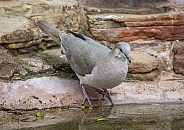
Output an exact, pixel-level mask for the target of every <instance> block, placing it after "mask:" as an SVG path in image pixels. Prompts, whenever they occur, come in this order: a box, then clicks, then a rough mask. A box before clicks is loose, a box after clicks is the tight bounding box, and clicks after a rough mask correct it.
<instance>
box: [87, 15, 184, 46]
mask: <svg viewBox="0 0 184 130" xmlns="http://www.w3.org/2000/svg"><path fill="white" fill-rule="evenodd" d="M88 17H89V23H90V24H89V26H90V29H91V32H92V35H93V36H94V37H95V38H97V39H98V40H100V41H104V40H106V41H109V42H112V43H116V42H119V41H134V40H137V39H151V38H153V39H160V40H183V39H184V37H183V33H184V21H183V18H184V13H183V12H167V13H163V14H150V15H134V14H100V15H92V16H91V15H89V16H88ZM105 21H111V23H113V24H111V26H109V25H108V22H107V25H105V24H104V23H105ZM113 21H114V22H113ZM99 24H104V25H103V26H100V25H99ZM112 25H114V28H113V26H112ZM115 25H116V26H115ZM99 26H100V28H99ZM119 26H121V27H119Z"/></svg>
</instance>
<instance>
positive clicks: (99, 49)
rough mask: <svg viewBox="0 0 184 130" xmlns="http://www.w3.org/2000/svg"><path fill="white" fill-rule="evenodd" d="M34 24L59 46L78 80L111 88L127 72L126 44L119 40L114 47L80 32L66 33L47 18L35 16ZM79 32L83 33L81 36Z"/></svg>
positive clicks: (127, 50)
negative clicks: (47, 20) (44, 19)
mask: <svg viewBox="0 0 184 130" xmlns="http://www.w3.org/2000/svg"><path fill="white" fill-rule="evenodd" d="M37 25H38V26H39V27H40V28H41V29H42V30H43V32H44V33H46V34H48V35H49V36H50V37H51V38H52V39H53V40H54V41H56V42H57V43H58V44H59V45H60V46H61V50H62V51H63V53H64V54H65V55H66V57H67V59H68V62H69V64H70V66H71V68H72V69H73V71H74V72H75V73H76V74H77V76H78V77H79V79H80V82H81V83H84V84H88V85H91V86H93V87H96V88H105V89H108V88H113V87H115V86H117V85H119V84H120V83H121V82H122V81H123V80H124V79H125V77H126V75H127V72H128V63H127V59H128V60H130V56H129V53H130V46H129V44H128V43H126V42H119V43H117V44H116V46H115V49H113V50H110V49H109V48H107V47H106V46H103V45H102V44H100V43H98V42H96V41H94V40H93V39H91V38H89V37H87V36H84V35H82V34H80V36H77V35H75V34H72V33H71V34H66V33H65V32H62V31H59V30H58V29H56V28H55V27H53V26H52V25H50V24H49V23H48V22H46V21H43V20H39V21H37ZM81 36H83V37H82V38H81Z"/></svg>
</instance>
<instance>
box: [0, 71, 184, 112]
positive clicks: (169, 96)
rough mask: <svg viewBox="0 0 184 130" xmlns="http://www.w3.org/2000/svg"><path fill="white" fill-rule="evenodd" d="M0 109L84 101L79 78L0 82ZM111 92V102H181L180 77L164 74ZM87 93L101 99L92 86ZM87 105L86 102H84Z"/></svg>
mask: <svg viewBox="0 0 184 130" xmlns="http://www.w3.org/2000/svg"><path fill="white" fill-rule="evenodd" d="M0 86H1V87H0V99H1V100H0V108H4V109H25V110H28V109H43V108H51V107H67V106H72V105H73V104H78V105H80V103H81V102H82V100H83V94H82V91H81V89H80V86H79V81H78V80H68V79H60V78H58V77H55V76H52V77H42V78H34V79H28V80H26V81H13V82H12V83H5V82H0ZM111 91H113V92H115V93H117V94H116V95H112V99H113V102H114V104H127V103H151V102H155V103H166V102H175V103H176V102H179V103H181V102H182V101H183V97H184V87H183V77H182V76H180V77H177V76H172V75H171V74H168V73H164V74H162V75H161V77H160V80H159V81H154V82H153V81H152V82H145V81H137V82H123V83H122V84H120V85H119V86H117V87H115V88H113V89H112V90H111ZM87 92H88V94H89V95H90V97H91V96H93V97H96V98H101V97H102V95H101V94H99V93H98V92H97V91H96V90H95V89H93V88H90V87H88V88H87ZM92 103H93V104H94V106H102V105H110V102H109V100H108V99H106V98H105V101H104V100H103V101H102V100H99V101H92ZM86 105H87V104H86Z"/></svg>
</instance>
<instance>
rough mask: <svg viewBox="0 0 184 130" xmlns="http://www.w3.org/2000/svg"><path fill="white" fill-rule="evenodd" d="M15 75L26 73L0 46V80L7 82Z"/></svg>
mask: <svg viewBox="0 0 184 130" xmlns="http://www.w3.org/2000/svg"><path fill="white" fill-rule="evenodd" d="M15 73H18V74H21V75H26V74H27V71H26V70H25V69H23V68H22V66H20V65H19V64H17V63H16V62H15V61H14V59H13V57H12V56H11V55H10V54H9V53H8V51H7V50H6V49H4V48H3V47H2V46H0V79H5V80H9V79H11V78H12V77H13V75H14V74H15Z"/></svg>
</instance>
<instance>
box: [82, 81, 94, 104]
mask: <svg viewBox="0 0 184 130" xmlns="http://www.w3.org/2000/svg"><path fill="white" fill-rule="evenodd" d="M80 86H81V89H82V93H83V95H84V99H83V101H82V105H84V104H85V102H86V100H87V102H88V103H89V105H90V107H93V105H92V104H91V101H90V98H89V97H88V94H87V93H86V90H85V88H84V84H80Z"/></svg>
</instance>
